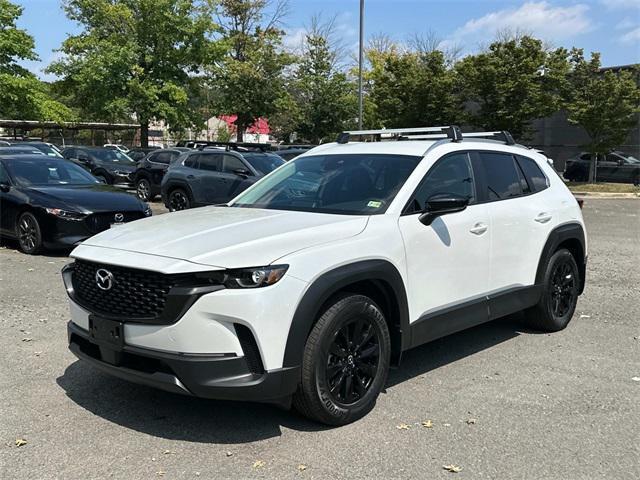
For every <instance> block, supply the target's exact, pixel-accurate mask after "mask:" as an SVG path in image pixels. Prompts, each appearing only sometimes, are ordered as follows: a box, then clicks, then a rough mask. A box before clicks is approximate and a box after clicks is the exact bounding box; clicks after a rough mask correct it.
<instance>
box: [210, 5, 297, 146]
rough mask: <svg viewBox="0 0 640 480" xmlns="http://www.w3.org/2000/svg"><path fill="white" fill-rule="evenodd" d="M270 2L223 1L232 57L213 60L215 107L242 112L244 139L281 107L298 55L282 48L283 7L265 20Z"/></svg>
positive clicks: (225, 36) (223, 111) (223, 38)
mask: <svg viewBox="0 0 640 480" xmlns="http://www.w3.org/2000/svg"><path fill="white" fill-rule="evenodd" d="M268 3H269V2H268V1H267V0H221V1H220V5H219V9H218V14H219V18H220V19H221V28H220V33H221V41H222V43H223V44H224V45H225V47H226V48H227V53H226V55H225V56H224V57H223V58H222V59H221V60H220V61H219V62H216V63H215V64H214V63H211V64H210V65H211V67H210V71H211V74H212V77H213V78H212V80H213V81H212V85H213V87H212V88H213V89H214V98H215V100H214V109H215V110H216V111H217V112H218V113H219V114H229V115H233V114H235V115H237V116H238V118H237V120H236V126H237V129H238V141H242V136H243V134H244V130H245V129H246V128H247V127H249V126H250V125H252V124H253V123H254V122H255V121H256V120H257V119H258V118H260V117H270V116H271V115H272V114H274V113H276V112H277V110H278V102H279V100H280V99H281V98H282V96H283V95H284V94H285V92H284V88H283V86H284V70H285V67H286V66H287V65H289V64H290V63H291V62H292V61H293V59H292V57H291V56H290V55H289V54H287V53H285V52H284V51H283V49H282V37H283V34H284V33H283V32H282V31H281V30H280V29H279V28H277V24H278V16H279V15H280V12H279V10H277V11H276V13H274V16H273V17H272V18H271V19H270V20H265V11H264V10H265V8H266V7H267V6H268Z"/></svg>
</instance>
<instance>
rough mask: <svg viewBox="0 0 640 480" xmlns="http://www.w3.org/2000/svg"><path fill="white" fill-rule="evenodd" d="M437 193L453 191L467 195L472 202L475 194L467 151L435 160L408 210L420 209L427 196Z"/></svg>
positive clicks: (418, 210) (423, 205)
mask: <svg viewBox="0 0 640 480" xmlns="http://www.w3.org/2000/svg"><path fill="white" fill-rule="evenodd" d="M439 193H453V194H455V195H460V196H461V197H467V198H469V203H473V201H474V200H475V197H476V195H475V187H474V182H473V174H472V170H471V162H470V161H469V155H468V154H467V153H454V154H452V155H448V156H446V157H444V158H442V159H441V160H438V161H437V162H436V164H435V165H434V166H433V167H432V168H431V169H430V170H429V171H428V172H427V174H426V175H425V177H424V180H423V181H422V183H421V184H420V186H419V187H418V190H417V191H416V193H415V195H414V198H413V201H412V203H411V206H410V211H411V212H420V211H422V210H423V209H424V207H425V204H426V202H427V200H428V199H429V197H431V196H433V195H436V194H439Z"/></svg>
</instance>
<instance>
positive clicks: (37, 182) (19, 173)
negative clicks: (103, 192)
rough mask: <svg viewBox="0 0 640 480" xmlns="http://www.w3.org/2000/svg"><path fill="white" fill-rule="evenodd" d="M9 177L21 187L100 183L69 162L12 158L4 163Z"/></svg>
mask: <svg viewBox="0 0 640 480" xmlns="http://www.w3.org/2000/svg"><path fill="white" fill-rule="evenodd" d="M4 166H5V167H6V169H7V171H8V172H9V175H11V177H12V178H13V179H14V180H15V181H16V182H17V183H18V184H19V185H21V186H24V187H30V186H42V185H51V186H55V185H95V184H96V183H100V182H99V181H98V180H96V179H95V178H94V177H93V176H92V175H91V174H89V173H88V172H87V171H86V170H84V169H83V168H81V167H79V166H77V165H75V164H73V163H71V162H69V161H67V160H53V159H47V160H44V159H43V160H38V159H27V158H19V157H16V158H12V159H10V160H8V161H6V162H4Z"/></svg>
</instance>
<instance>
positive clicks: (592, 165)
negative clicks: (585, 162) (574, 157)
mask: <svg viewBox="0 0 640 480" xmlns="http://www.w3.org/2000/svg"><path fill="white" fill-rule="evenodd" d="M597 158H598V154H597V153H592V154H591V159H590V160H589V183H596V179H597V175H596V170H597V169H598V162H597Z"/></svg>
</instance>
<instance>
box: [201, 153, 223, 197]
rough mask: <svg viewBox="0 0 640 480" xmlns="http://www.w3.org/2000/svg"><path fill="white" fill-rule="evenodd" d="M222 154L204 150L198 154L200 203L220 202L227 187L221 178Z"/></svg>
mask: <svg viewBox="0 0 640 480" xmlns="http://www.w3.org/2000/svg"><path fill="white" fill-rule="evenodd" d="M221 170H222V154H221V153H219V152H203V153H201V154H200V155H198V173H197V177H198V182H197V185H198V193H197V194H196V195H197V196H198V197H200V198H201V200H200V201H199V202H200V203H207V204H213V203H220V200H219V199H220V198H221V197H222V195H223V192H224V189H225V185H224V184H225V182H224V181H223V179H222V178H221ZM194 193H195V192H194Z"/></svg>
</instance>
